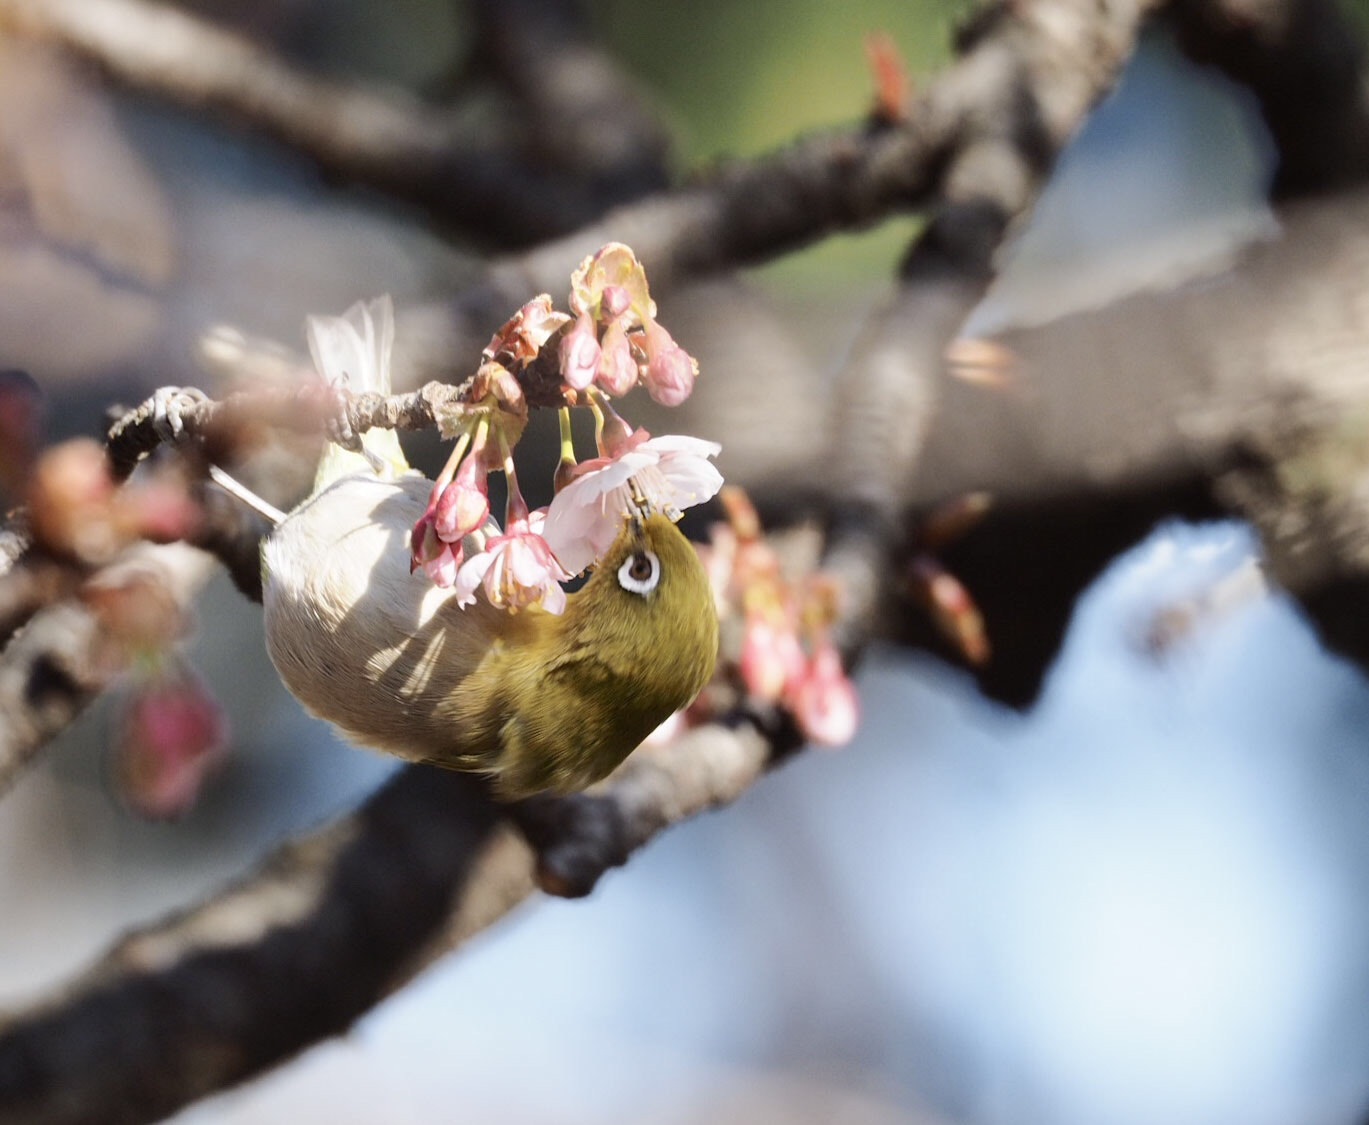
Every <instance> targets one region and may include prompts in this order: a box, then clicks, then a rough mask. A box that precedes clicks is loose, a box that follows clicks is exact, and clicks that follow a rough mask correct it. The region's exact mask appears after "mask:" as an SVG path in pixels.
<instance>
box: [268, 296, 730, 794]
mask: <svg viewBox="0 0 1369 1125" xmlns="http://www.w3.org/2000/svg"><path fill="white" fill-rule="evenodd" d="M308 336H309V349H310V351H311V352H312V353H313V357H314V362H315V364H316V365H317V367H318V369H319V371H320V372H321V373H322V374H323V375H324V376H325V377H326V378H328V379H329V381H330V382H333V383H334V384H336V385H339V386H342V387H345V388H346V389H349V390H352V391H376V392H379V393H381V394H388V393H389V390H390V379H389V367H390V348H391V344H392V342H393V339H394V317H393V310H392V308H391V305H390V301H389V298H388V297H385V298H381V299H380V300H378V301H373V302H371V303H370V304H357V305H354V306H353V307H352V308H351V309H349V310H348V311H347V313H346V314H345V315H344V316H343V317H316V318H310V321H309V324H308ZM720 479H721V478H719V480H720ZM432 485H433V482H432V481H429V480H427V479H426V478H424V477H423V476H422V475H421V474H419V473H416V472H414V471H412V470H411V469H409V467H408V464H407V462H406V461H405V459H404V454H403V451H402V450H401V449H400V446H399V442H398V439H397V438H396V437H395V435H394V433H393V432H392V431H388V430H372V431H370V432H369V433H367V434H366V435H364V437H363V438H362V451H361V453H360V454H358V453H352V452H348V451H345V450H343V449H341V448H339V447H338V446H336V445H330V446H328V448H327V451H326V452H325V455H324V458H323V461H322V463H321V464H320V466H319V475H318V484H317V485H316V487H315V490H314V494H313V495H312V496H311V497H309V499H307V500H305V501H304V502H303V503H302V504H300V505H299V507H297V508H296V509H295V510H294V511H293V512H291V513H290V514H289V515H288V516H284V517H283V518H279V521H278V523H277V526H276V528H275V530H274V531H273V532H272V533H271V534H270V535H269V536H268V537H267V538H266V540H265V542H264V543H263V545H262V585H263V606H264V609H265V622H266V643H267V649H268V651H269V652H270V654H271V659H272V661H273V662H274V663H275V666H276V669H277V671H278V672H279V673H280V675H281V679H282V680H284V682H285V685H286V687H288V688H289V689H290V691H291V692H292V693H293V694H294V695H295V697H296V698H298V699H299V700H300V702H301V703H303V704H304V706H305V707H306V708H307V709H308V710H309V711H311V712H312V713H313V714H315V715H317V716H319V717H320V718H323V719H327V720H329V721H330V722H332V723H334V724H335V725H336V726H338V727H339V728H340V729H341V730H342V731H343V732H344V733H345V734H347V735H348V736H349V737H351V738H353V739H355V740H356V741H358V742H361V743H364V744H366V745H368V746H373V747H375V748H377V749H380V750H385V751H388V752H389V753H391V754H396V755H398V756H399V757H401V758H407V759H410V760H411V761H418V762H431V763H434V764H436V765H440V766H447V767H450V768H453V769H462V770H474V771H479V772H481V773H485V774H488V775H489V776H490V777H491V778H492V779H493V783H494V786H495V789H496V791H497V792H498V793H499V794H500V795H501V796H504V797H507V798H518V797H525V796H529V795H532V794H534V793H542V792H552V793H565V792H570V791H573V790H576V789H581V788H583V787H585V786H587V785H590V784H592V783H594V782H595V781H598V780H600V779H601V778H603V777H606V776H607V775H608V774H609V773H610V772H612V770H613V769H614V768H615V767H616V766H617V765H618V764H619V763H620V762H621V761H622V760H623V759H624V758H625V757H627V755H628V754H629V753H630V752H631V751H632V750H633V748H634V747H636V746H637V745H638V743H640V742H641V741H642V739H644V738H645V737H646V736H647V735H648V734H650V733H651V731H652V730H654V729H655V728H656V727H657V726H658V725H660V724H661V723H662V722H664V721H665V720H666V719H667V718H669V717H670V715H671V714H672V713H673V712H675V711H676V710H678V709H679V708H681V707H683V706H685V705H686V704H687V703H689V702H690V700H692V699H693V698H694V696H695V695H697V694H698V692H699V690H700V689H701V688H702V687H703V685H704V684H705V683H706V682H707V681H708V679H709V677H710V676H711V675H712V673H713V664H714V660H715V659H716V655H717V649H718V619H717V613H716V610H715V608H714V603H713V595H712V591H711V589H710V587H709V583H708V579H707V576H706V575H705V573H704V569H703V565H702V564H701V563H700V561H699V558H698V556H697V554H696V553H695V551H694V549H693V547H691V546H690V544H689V541H688V540H687V539H685V537H684V536H683V535H682V534H681V533H680V531H679V530H678V529H677V528H676V527H675V525H674V524H673V523H672V522H671V521H670V520H669V519H667V518H666V517H665V516H664V515H660V514H653V513H652V512H651V511H650V510H648V509H642V508H640V507H634V508H633V510H632V511H630V512H624V513H623V522H622V527H621V531H620V532H619V533H618V535H617V538H616V540H615V541H614V542H613V544H612V546H611V547H610V548H609V549H608V551H607V552H606V554H605V555H604V557H603V558H601V560H600V562H599V565H598V566H597V568H596V569H595V570H594V571H593V573H592V574H591V576H590V578H589V580H588V581H587V582H586V583H585V585H584V586H583V588H581V589H580V590H579V591H577V592H575V593H573V594H570V595H568V596H567V599H566V603H565V608H564V611H563V612H562V613H560V614H554V613H550V612H548V611H546V610H544V609H542V608H540V607H539V606H533V607H531V608H526V609H524V610H522V611H521V612H518V613H512V612H509V611H508V610H507V609H504V608H500V607H497V606H494V605H491V604H490V602H489V601H488V600H487V597H486V595H485V593H484V592H483V591H481V592H479V593H477V595H476V600H475V602H474V604H468V605H466V606H465V607H464V608H462V606H460V605H459V604H458V596H457V594H456V593H455V591H454V590H452V589H444V588H441V587H439V586H437V585H434V584H433V583H432V582H431V581H430V580H429V579H428V578H427V577H426V576H425V575H424V574H423V573H418V574H414V573H411V572H410V570H411V568H410V536H411V533H412V531H413V529H414V527H415V524H416V523H417V521H418V520H419V519H420V517H422V516H423V515H424V512H425V509H426V508H427V504H428V499H429V493H430V490H431V488H432ZM275 516H276V517H279V513H276V514H275ZM273 518H275V517H273Z"/></svg>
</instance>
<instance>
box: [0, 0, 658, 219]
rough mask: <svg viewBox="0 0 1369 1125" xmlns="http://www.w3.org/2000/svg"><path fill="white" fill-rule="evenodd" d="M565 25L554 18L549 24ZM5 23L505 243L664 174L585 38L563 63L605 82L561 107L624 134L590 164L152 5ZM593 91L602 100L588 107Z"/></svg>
mask: <svg viewBox="0 0 1369 1125" xmlns="http://www.w3.org/2000/svg"><path fill="white" fill-rule="evenodd" d="M548 18H549V19H550V16H549V17H548ZM536 26H537V25H536V23H535V22H534V23H532V24H530V25H529V28H535V27H536ZM564 26H565V21H564V20H562V19H556V20H551V21H550V25H549V27H548V28H547V29H546V30H549V29H550V27H564ZM0 27H3V28H5V29H7V30H9V31H13V32H17V33H19V34H22V35H27V36H30V37H32V38H38V39H44V40H48V41H51V42H55V43H57V44H60V45H61V46H62V47H64V48H66V49H67V50H70V51H72V52H73V53H75V54H76V55H78V56H80V57H82V58H85V59H87V60H89V61H90V62H92V63H95V64H96V65H98V66H99V67H101V68H102V69H103V70H104V71H105V72H106V73H107V74H109V75H110V76H111V77H113V78H115V79H117V80H118V81H120V82H122V83H124V84H126V85H128V86H131V87H133V88H134V89H138V90H142V91H145V92H148V93H152V94H156V95H157V96H159V97H163V98H167V99H170V100H172V101H174V102H177V103H179V104H183V105H187V106H192V107H195V108H197V109H201V110H205V111H208V112H210V113H220V114H224V115H226V116H227V117H229V118H232V119H236V120H239V121H243V122H246V123H248V124H251V125H253V126H255V127H256V128H258V129H260V130H262V131H263V132H264V133H266V134H267V135H269V136H271V137H274V138H276V139H278V140H280V141H283V142H284V143H286V144H288V145H290V146H291V147H293V148H296V149H298V150H299V151H301V152H303V153H305V154H307V155H309V156H311V157H312V158H313V159H315V160H317V161H318V162H319V163H320V164H321V165H323V166H324V167H325V168H328V169H330V170H332V171H334V172H337V173H340V174H342V175H345V176H347V177H348V178H350V179H354V180H357V181H358V182H361V183H365V184H369V185H371V186H374V187H377V188H379V189H381V190H383V191H386V192H389V193H392V194H394V195H396V196H398V197H400V198H403V199H408V200H412V201H415V202H417V203H419V204H421V205H423V206H425V207H428V208H431V209H432V210H433V211H435V212H436V213H437V214H439V215H440V216H442V217H443V218H444V219H445V220H446V221H448V222H456V223H458V224H460V225H462V226H463V227H464V228H465V229H466V230H468V231H469V232H470V233H472V234H474V235H476V236H479V237H481V238H484V239H486V240H488V241H491V242H493V243H494V244H503V245H527V244H529V243H532V242H536V241H539V240H541V239H544V238H548V237H552V236H554V235H557V234H560V233H562V232H564V231H566V230H569V229H573V228H574V227H575V226H577V225H579V224H581V223H584V222H586V221H588V220H590V219H592V218H593V217H595V216H596V215H598V214H600V213H601V212H602V210H603V208H604V207H605V206H606V205H607V204H609V203H612V202H615V201H619V200H623V199H627V198H631V197H633V196H634V195H637V194H640V193H641V192H642V191H644V190H647V189H649V188H654V187H658V186H659V185H660V182H661V178H662V173H661V169H660V166H659V158H660V155H661V153H662V143H661V136H660V131H659V128H658V127H657V126H656V125H655V123H654V121H652V119H651V118H650V117H649V116H648V115H647V114H645V113H644V112H642V111H641V110H640V109H639V108H635V104H636V99H635V98H633V97H632V96H631V94H630V93H629V92H628V91H627V89H626V84H625V83H624V82H623V81H622V79H621V78H619V77H617V75H616V73H615V72H613V71H612V70H611V68H609V67H608V65H607V63H605V62H603V60H602V59H601V58H600V57H599V56H598V55H597V53H595V52H593V51H592V49H591V48H590V47H589V45H588V44H587V43H586V42H585V39H584V36H583V35H576V36H575V37H574V38H572V39H570V40H568V42H567V47H568V48H570V49H571V50H570V51H569V53H568V55H567V57H566V59H565V60H564V61H563V62H558V63H557V66H558V68H559V67H560V66H563V65H566V64H569V63H573V62H575V61H576V60H579V61H580V62H585V61H586V60H589V59H593V60H596V61H597V62H598V65H597V66H596V67H595V68H594V69H593V70H592V73H593V74H594V76H595V78H596V82H595V83H594V89H593V90H592V91H591V90H585V89H582V90H580V91H577V97H576V99H574V100H573V101H572V102H571V105H570V106H564V105H563V106H562V107H561V108H562V109H567V108H574V109H576V110H577V112H576V114H575V116H574V119H573V120H574V125H575V135H579V133H580V132H583V129H584V128H585V127H586V126H587V124H588V122H587V121H586V120H585V119H586V117H587V116H588V118H589V119H590V120H592V122H593V124H594V125H595V126H596V127H598V128H602V129H606V130H607V129H612V130H614V131H615V133H616V135H617V137H618V141H619V143H618V145H617V146H616V147H614V148H613V150H612V152H605V145H604V144H603V143H600V144H598V145H597V146H595V148H594V150H593V151H594V152H596V153H597V154H598V159H597V161H589V162H588V164H589V167H588V168H587V162H586V160H585V159H584V158H585V156H586V152H585V150H584V149H583V148H582V147H573V148H572V150H571V151H570V153H569V154H568V155H567V158H566V159H565V160H562V161H560V162H559V163H558V162H556V161H552V160H549V159H548V158H547V154H546V153H545V152H544V151H540V150H537V149H535V148H534V147H533V146H532V143H531V141H529V142H528V143H526V144H524V143H510V141H509V137H510V136H512V135H516V134H517V133H518V132H519V130H518V129H517V128H516V127H514V128H509V129H506V130H505V131H504V132H503V133H497V132H495V133H492V132H491V131H490V130H489V129H488V128H487V127H486V126H485V125H484V124H482V123H481V122H479V121H478V120H477V119H476V118H475V117H473V116H472V115H471V114H470V113H467V112H462V111H461V110H460V109H457V108H453V109H446V108H441V107H437V106H432V105H428V104H426V103H424V102H421V101H419V100H418V99H416V98H414V97H413V96H411V95H409V94H407V93H406V92H404V91H401V90H398V89H382V88H377V87H373V86H367V85H363V84H360V83H352V82H342V81H334V80H329V79H325V78H321V77H318V76H315V75H311V74H308V73H305V72H303V71H300V70H297V69H295V68H293V67H291V66H289V65H288V64H287V63H285V62H284V61H283V60H282V59H280V58H279V57H277V56H276V55H275V54H273V53H272V52H271V51H270V50H268V49H266V48H264V47H262V46H259V45H258V44H256V43H253V42H252V41H251V40H249V39H247V38H245V37H243V36H241V35H239V34H237V33H235V32H232V31H229V30H227V29H225V28H221V27H216V26H215V25H213V24H211V23H208V22H206V21H204V20H201V19H199V18H197V17H195V16H193V15H191V14H189V13H186V12H183V11H180V10H178V9H176V8H174V7H170V6H168V5H165V4H158V3H153V2H150V0H0ZM523 46H524V47H525V48H526V49H527V50H530V51H533V52H534V58H533V59H532V60H531V61H532V62H534V63H536V64H537V65H541V66H543V67H549V66H550V65H551V62H550V56H551V55H552V54H553V53H554V52H555V50H556V47H557V44H556V43H554V42H547V39H546V35H545V34H542V35H535V36H531V37H530V38H529V39H527V40H526V41H524V43H523ZM510 50H511V49H510ZM515 53H516V52H515ZM508 61H510V62H512V61H513V59H509V60H508ZM523 61H525V62H526V61H529V60H526V59H524V60H523ZM558 73H559V70H558ZM552 78H553V75H551V74H548V75H547V78H546V80H547V81H551V80H552ZM524 85H525V86H526V82H525V83H524ZM560 86H561V87H564V86H565V83H564V82H561V83H560ZM563 95H564V91H563ZM591 95H592V96H591ZM529 96H531V95H529ZM580 96H583V97H586V98H588V99H589V104H588V105H585V104H577V103H578V102H579V97H580ZM543 100H544V101H545V99H543ZM629 103H633V104H632V105H629ZM539 108H540V109H541V110H542V111H544V112H550V111H551V110H552V109H554V108H556V107H554V106H551V105H547V104H542V105H540V106H539ZM546 128H548V126H546V125H544V126H543V129H544V131H545V129H546ZM639 141H641V142H644V143H641V144H639V143H638V142H639ZM615 157H616V159H614V158H615ZM587 172H589V173H591V174H586V173H587Z"/></svg>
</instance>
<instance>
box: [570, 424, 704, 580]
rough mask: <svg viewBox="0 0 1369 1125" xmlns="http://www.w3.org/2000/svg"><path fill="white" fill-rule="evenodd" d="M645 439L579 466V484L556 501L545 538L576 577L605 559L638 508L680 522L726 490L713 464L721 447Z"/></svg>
mask: <svg viewBox="0 0 1369 1125" xmlns="http://www.w3.org/2000/svg"><path fill="white" fill-rule="evenodd" d="M645 433H646V431H645V430H638V431H636V432H635V433H633V434H632V435H631V439H630V440H628V441H626V442H624V443H623V444H624V445H625V446H626V448H625V450H624V451H623V452H622V453H620V454H619V455H618V456H616V457H601V458H596V459H595V460H593V461H586V462H584V463H582V464H581V465H578V466H577V467H576V474H575V479H574V480H572V481H571V483H570V484H568V485H566V487H565V488H563V489H561V491H560V492H558V493H557V494H556V497H555V499H553V500H552V502H551V507H550V510H549V511H548V513H547V521H546V530H545V533H544V534H545V535H546V541H547V543H548V544H549V545H550V546H551V549H552V551H553V552H554V553H555V555H556V557H557V558H558V559H560V561H561V564H562V565H563V566H564V567H565V568H566V569H567V570H568V571H570V572H571V573H572V574H579V573H580V572H581V571H582V570H584V569H585V568H586V567H588V566H590V565H591V564H593V563H594V562H595V561H596V560H597V559H599V558H601V557H603V555H604V554H605V553H606V552H607V551H608V549H609V547H611V546H612V545H613V541H614V539H616V538H617V536H618V532H619V531H620V530H621V529H622V526H623V518H624V517H625V516H626V515H628V514H629V513H630V512H632V511H634V510H636V509H637V508H638V506H639V502H640V503H643V504H645V505H646V506H647V507H649V508H650V509H652V510H654V511H658V512H662V513H664V514H665V515H668V516H671V517H672V518H677V517H678V516H679V513H680V512H681V511H682V510H683V509H685V508H689V507H692V506H693V505H695V504H702V503H703V502H704V501H705V500H708V499H711V498H712V497H713V496H714V495H715V494H716V493H717V491H718V489H719V488H721V487H722V483H723V478H722V474H721V473H719V472H718V470H717V468H715V467H714V465H713V463H712V462H711V461H710V460H709V458H710V457H716V456H717V455H718V453H719V452H720V451H721V449H722V446H720V445H718V443H717V442H712V441H704V440H702V439H701V438H694V437H685V436H682V435H675V434H668V435H665V436H663V437H658V438H646V439H644V440H643V439H639V438H638V435H641V434H645Z"/></svg>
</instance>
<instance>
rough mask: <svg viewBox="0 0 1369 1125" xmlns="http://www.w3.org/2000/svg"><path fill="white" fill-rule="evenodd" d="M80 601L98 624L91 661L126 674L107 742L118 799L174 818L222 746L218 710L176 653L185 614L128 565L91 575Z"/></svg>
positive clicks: (145, 572) (152, 578)
mask: <svg viewBox="0 0 1369 1125" xmlns="http://www.w3.org/2000/svg"><path fill="white" fill-rule="evenodd" d="M81 599H82V601H83V602H84V603H85V604H86V606H87V607H88V608H89V609H90V610H91V612H92V613H94V614H95V615H96V617H97V618H98V619H99V621H100V635H101V644H100V645H99V646H98V648H97V650H96V653H95V657H96V659H97V660H98V661H99V662H100V663H101V664H102V665H104V666H105V667H106V668H107V669H108V670H109V671H111V672H113V671H116V670H123V669H127V670H128V672H129V684H128V687H127V690H126V696H125V699H124V702H123V705H122V706H121V707H120V709H119V711H118V713H117V716H116V718H115V730H114V733H113V737H112V738H111V740H110V753H111V767H110V772H111V774H112V776H113V779H114V783H115V785H116V786H117V788H118V791H119V794H120V796H121V797H122V798H123V800H124V803H125V804H126V805H128V807H129V808H130V809H131V810H132V811H134V812H136V813H138V814H139V815H140V816H146V817H150V818H154V819H166V818H169V817H177V816H182V815H184V814H185V813H186V812H188V811H189V810H190V808H191V807H192V806H193V805H194V803H195V801H196V799H197V798H198V796H199V794H200V791H201V789H202V788H203V786H204V783H205V782H206V780H207V779H208V778H209V777H210V775H211V774H212V773H213V772H214V771H215V770H216V769H217V768H218V767H219V766H220V765H221V764H222V762H223V761H224V758H225V756H226V752H227V748H228V725H227V722H226V720H225V718H224V715H223V710H222V708H221V707H220V706H219V704H218V701H217V700H215V699H214V697H213V696H212V695H211V694H210V692H209V690H208V688H206V687H205V685H204V683H203V682H202V681H201V680H200V679H199V677H198V676H196V675H195V673H194V672H193V671H192V670H191V669H190V668H189V666H188V665H187V664H186V663H185V661H184V659H183V658H182V657H181V656H180V654H179V649H178V645H179V642H180V641H181V639H182V638H183V637H184V635H185V633H186V632H187V630H188V627H189V621H188V619H187V616H186V614H185V612H184V611H183V610H182V609H181V607H180V605H179V604H178V603H177V601H176V598H175V597H174V596H172V594H171V592H170V591H169V590H168V589H167V588H166V585H165V584H164V581H163V580H162V578H161V577H160V576H159V574H158V573H157V572H155V571H152V570H150V569H148V568H145V567H143V566H140V565H138V564H137V562H136V561H121V562H120V563H118V564H116V565H115V566H113V567H109V568H107V569H105V570H103V571H101V572H100V573H98V574H96V575H95V576H93V577H92V578H91V579H90V580H89V581H88V582H87V583H86V584H85V586H84V587H83V588H82V590H81Z"/></svg>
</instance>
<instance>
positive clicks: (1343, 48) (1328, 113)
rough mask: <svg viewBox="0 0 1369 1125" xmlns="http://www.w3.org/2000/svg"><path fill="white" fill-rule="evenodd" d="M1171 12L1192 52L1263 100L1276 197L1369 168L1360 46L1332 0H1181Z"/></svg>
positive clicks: (1367, 101)
mask: <svg viewBox="0 0 1369 1125" xmlns="http://www.w3.org/2000/svg"><path fill="white" fill-rule="evenodd" d="M1170 13H1171V15H1172V18H1173V21H1174V24H1175V26H1176V27H1177V29H1178V31H1179V38H1180V42H1181V44H1182V46H1183V48H1184V49H1185V50H1186V51H1187V52H1188V53H1189V54H1190V55H1192V56H1193V57H1194V58H1195V59H1197V60H1198V61H1200V62H1205V63H1210V64H1212V65H1214V66H1218V67H1221V69H1222V70H1224V71H1226V73H1227V74H1229V75H1230V76H1231V77H1232V78H1234V79H1235V80H1236V81H1237V82H1240V83H1242V84H1244V85H1246V86H1248V87H1249V88H1250V90H1251V92H1252V93H1254V95H1255V96H1256V98H1258V99H1259V103H1260V109H1261V111H1262V112H1263V114H1264V119H1265V122H1266V123H1267V124H1268V125H1269V130H1270V132H1271V133H1272V134H1273V137H1274V143H1275V145H1276V146H1277V147H1278V150H1279V164H1278V170H1277V172H1276V174H1275V183H1274V189H1275V194H1276V195H1279V196H1283V197H1291V196H1295V195H1304V194H1309V193H1312V192H1321V191H1328V190H1332V189H1337V188H1340V189H1343V188H1345V187H1347V186H1350V185H1352V184H1355V183H1360V182H1362V181H1363V180H1364V178H1365V176H1366V175H1369V91H1366V86H1365V79H1364V44H1363V41H1362V39H1361V37H1360V34H1359V30H1358V28H1356V27H1355V25H1354V23H1353V21H1352V20H1351V18H1350V15H1349V13H1348V12H1347V11H1345V10H1344V8H1343V6H1342V5H1340V4H1338V3H1336V0H1253V2H1246V0H1180V2H1178V3H1175V4H1172V5H1171V6H1170Z"/></svg>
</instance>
